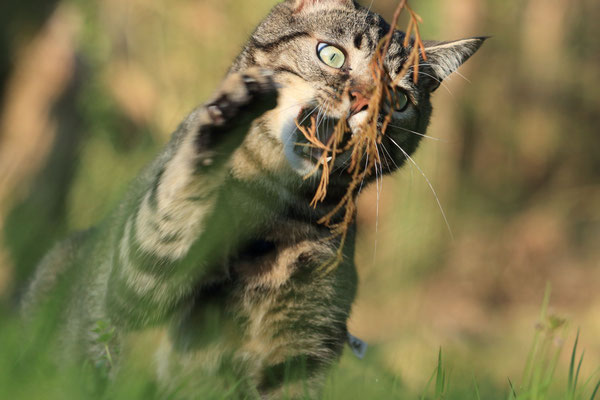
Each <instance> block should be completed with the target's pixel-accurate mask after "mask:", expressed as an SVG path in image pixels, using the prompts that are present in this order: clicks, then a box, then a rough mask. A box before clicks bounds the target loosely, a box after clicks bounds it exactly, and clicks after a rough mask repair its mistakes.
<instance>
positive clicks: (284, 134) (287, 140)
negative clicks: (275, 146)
mask: <svg viewBox="0 0 600 400" xmlns="http://www.w3.org/2000/svg"><path fill="white" fill-rule="evenodd" d="M295 119H296V117H292V118H289V119H288V120H287V121H285V122H284V124H283V126H282V128H281V142H282V143H283V152H284V154H285V158H286V159H287V160H288V162H289V164H290V166H291V167H292V169H293V170H294V171H296V172H297V173H298V174H299V175H301V176H306V175H308V174H309V173H311V172H312V171H313V170H314V168H315V166H314V165H313V163H311V162H310V161H309V160H307V159H305V158H304V157H302V156H300V155H298V154H296V152H295V151H294V149H295V147H296V143H297V141H298V140H297V136H298V134H297V128H296V122H295Z"/></svg>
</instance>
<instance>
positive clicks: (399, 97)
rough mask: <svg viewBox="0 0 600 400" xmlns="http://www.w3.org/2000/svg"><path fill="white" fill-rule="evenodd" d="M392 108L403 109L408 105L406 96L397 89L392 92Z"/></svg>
mask: <svg viewBox="0 0 600 400" xmlns="http://www.w3.org/2000/svg"><path fill="white" fill-rule="evenodd" d="M392 101H393V104H392V106H393V108H394V110H396V111H404V110H405V109H406V107H407V106H408V97H407V96H406V94H404V93H402V92H401V91H399V90H394V91H393V92H392Z"/></svg>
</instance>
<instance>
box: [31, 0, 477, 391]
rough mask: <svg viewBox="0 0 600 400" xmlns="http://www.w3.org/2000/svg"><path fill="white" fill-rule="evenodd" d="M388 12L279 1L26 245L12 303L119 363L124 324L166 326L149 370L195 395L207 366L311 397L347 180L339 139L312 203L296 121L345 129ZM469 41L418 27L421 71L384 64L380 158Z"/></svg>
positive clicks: (334, 353)
mask: <svg viewBox="0 0 600 400" xmlns="http://www.w3.org/2000/svg"><path fill="white" fill-rule="evenodd" d="M389 30H390V26H389V25H388V24H387V23H386V22H385V21H384V20H383V18H382V17H381V16H379V15H377V14H375V13H374V12H371V11H370V10H368V9H366V8H364V7H362V6H360V5H358V4H357V3H355V2H354V1H351V0H285V1H283V2H281V3H279V4H277V5H276V6H275V7H274V8H273V10H272V11H271V12H270V14H269V15H268V16H267V17H266V18H265V19H264V20H263V21H262V22H261V23H260V24H259V26H258V28H257V29H256V30H255V31H254V33H253V34H252V36H251V37H250V39H249V41H248V43H247V44H246V46H245V47H244V48H243V50H242V52H241V54H240V55H239V56H238V57H237V58H236V60H235V61H234V62H233V65H232V66H231V68H230V70H229V72H228V73H227V75H226V77H225V78H224V81H223V82H222V83H221V85H220V87H219V89H218V90H216V92H215V94H214V95H213V97H212V98H211V100H209V101H208V102H206V103H205V104H204V105H202V106H200V107H198V108H196V109H194V110H193V111H192V112H191V113H190V114H189V116H188V117H187V118H186V119H185V120H184V121H183V122H182V123H181V125H180V126H179V127H178V129H177V130H176V131H175V133H174V134H173V137H172V139H171V141H170V142H169V143H168V144H167V146H166V148H165V149H164V151H162V152H161V153H160V154H159V155H158V156H157V158H156V159H155V160H154V161H153V162H152V163H151V165H149V166H148V167H147V168H146V169H145V170H144V171H142V172H141V174H140V175H139V177H138V178H137V179H136V180H135V181H134V182H133V183H132V184H131V187H130V188H129V189H128V191H127V193H126V195H125V198H124V199H123V200H122V202H121V203H120V205H119V206H118V207H117V208H116V210H114V212H113V213H112V214H110V215H109V216H108V217H107V218H106V219H105V220H104V221H102V222H100V223H99V224H98V225H97V226H95V227H93V228H91V229H89V230H87V231H85V232H82V233H78V234H76V235H74V236H72V237H71V238H69V239H67V240H66V241H65V242H63V243H61V244H59V245H57V246H56V247H55V249H54V250H52V251H51V252H50V253H49V254H48V255H47V256H46V257H45V258H44V259H43V260H42V262H41V264H40V265H39V267H38V270H37V273H36V276H35V277H34V279H33V280H32V282H31V285H30V287H29V290H28V293H27V294H26V296H25V299H24V304H23V309H24V310H25V311H24V313H25V314H31V313H33V312H34V311H33V310H36V309H39V308H40V307H43V304H53V307H55V308H54V309H56V310H59V311H58V312H59V318H58V319H57V322H56V325H57V330H58V334H57V335H58V336H59V339H60V343H61V346H60V348H61V350H62V351H63V353H64V357H66V358H68V359H71V360H76V361H83V360H90V361H92V362H94V363H96V364H98V365H99V363H100V361H101V360H102V359H104V358H106V357H107V356H109V357H110V359H111V363H114V364H115V365H118V360H116V359H117V358H118V357H117V354H119V353H120V350H121V349H122V347H123V346H125V340H124V338H125V337H126V336H127V334H128V333H129V332H137V331H141V330H144V329H147V328H152V327H165V329H167V330H168V335H165V338H164V340H163V342H162V344H160V346H158V348H157V349H156V354H157V355H156V360H157V366H158V373H157V374H158V380H159V382H161V385H162V387H163V390H164V391H165V393H172V396H174V397H173V398H194V397H197V396H200V397H202V395H201V393H203V392H202V391H203V390H207V383H206V382H209V381H210V382H211V383H210V385H212V388H213V389H214V390H219V389H222V390H224V391H228V392H229V393H230V395H231V396H232V398H234V397H235V396H236V395H237V396H238V397H240V398H269V399H271V398H272V399H275V398H281V397H283V396H287V397H290V398H294V397H309V398H315V397H318V396H319V392H320V389H321V387H322V385H323V383H324V378H325V376H326V373H327V370H328V368H329V367H330V366H331V365H332V364H333V363H335V361H336V360H337V359H338V358H339V357H340V354H341V353H342V350H343V347H344V344H345V342H346V341H347V338H348V332H347V326H346V323H347V320H348V317H349V315H350V312H351V306H352V303H353V300H354V298H355V295H356V288H357V273H356V268H355V266H354V261H353V256H354V239H355V232H356V227H355V225H351V226H350V227H349V228H348V232H347V238H346V240H345V242H344V244H343V248H342V254H343V258H342V260H341V262H340V263H339V265H337V267H336V268H334V269H331V270H330V272H329V273H326V274H323V273H322V269H321V268H320V267H321V266H322V265H323V264H324V263H326V262H327V260H331V259H332V258H334V257H335V255H336V252H337V251H338V246H340V245H341V242H340V239H339V238H337V239H335V238H334V239H332V235H331V231H330V229H329V228H328V227H326V226H324V225H322V224H319V223H318V222H317V221H318V220H319V219H320V218H321V217H323V216H324V215H326V214H327V213H328V212H329V211H330V210H332V209H333V207H335V206H336V205H337V204H338V203H339V201H340V199H341V198H342V197H343V196H344V195H345V193H346V188H347V185H348V182H349V179H350V178H349V175H348V174H345V173H343V170H344V169H345V168H346V165H347V164H346V163H347V162H348V157H347V156H346V158H344V157H345V156H344V155H340V156H339V159H338V160H337V161H336V164H335V166H336V168H337V169H338V170H339V171H341V172H338V173H334V174H332V175H331V181H330V183H329V186H328V191H327V197H326V198H325V200H324V201H323V202H322V203H319V204H318V206H317V207H314V208H313V207H311V206H310V202H311V199H312V197H313V196H314V194H315V190H316V188H317V185H318V178H315V177H313V178H310V179H305V176H306V175H307V174H308V173H310V172H311V171H313V170H314V168H315V165H316V163H318V161H317V159H318V157H317V155H318V154H317V155H315V154H312V152H313V151H314V150H310V148H309V147H306V146H302V142H303V141H304V140H305V139H303V137H302V136H303V135H302V134H300V132H299V130H298V129H297V126H296V122H295V121H296V120H297V119H304V120H307V119H308V118H309V117H310V116H311V114H312V115H317V118H316V121H317V123H320V126H321V130H320V135H322V136H321V137H323V138H326V137H328V136H329V135H331V133H332V127H333V125H334V123H335V121H337V120H339V119H340V118H346V117H348V116H349V118H348V124H349V126H350V128H351V130H352V132H356V131H357V130H358V127H360V126H361V124H362V123H364V121H365V119H366V118H367V115H368V111H369V110H368V109H367V106H366V102H365V101H364V99H365V98H367V97H368V93H369V90H370V89H371V87H372V86H373V79H372V75H371V70H370V65H371V64H370V63H371V60H372V58H373V55H374V53H375V51H376V47H377V45H378V43H379V42H380V41H381V39H382V38H383V37H384V36H385V35H386V34H387V33H388V32H389ZM404 38H405V34H404V33H403V32H401V31H395V32H394V34H393V36H392V41H391V44H390V46H389V51H388V52H387V54H386V55H385V68H386V70H387V71H388V73H389V75H390V77H391V78H392V79H395V78H397V75H398V74H399V73H400V71H401V69H402V67H403V65H404V62H405V61H406V58H407V56H408V54H409V51H410V46H412V45H413V44H414V43H413V41H412V40H411V41H410V45H409V47H408V48H405V47H403V41H404ZM483 41H484V38H480V37H476V38H470V39H463V40H458V41H452V42H425V47H426V49H425V50H426V55H427V59H426V61H424V59H423V60H422V62H421V65H420V68H419V70H418V72H419V75H418V76H419V79H418V80H417V81H416V82H415V80H414V76H413V71H412V69H410V70H409V72H408V73H406V75H405V76H402V77H399V79H395V81H396V82H399V83H398V88H397V89H398V93H399V95H398V96H399V97H400V100H399V101H397V102H396V104H395V109H394V110H393V113H392V117H393V119H392V124H391V125H390V126H389V128H388V130H387V131H386V133H385V135H383V136H382V138H381V144H380V147H381V149H382V151H381V157H382V162H381V165H380V170H381V172H382V173H385V174H388V173H391V172H393V171H395V170H396V169H398V168H399V167H400V166H402V164H403V163H404V162H405V161H406V160H407V158H409V157H410V154H412V153H413V152H414V151H415V150H416V148H417V146H418V144H419V141H420V139H421V137H422V134H424V133H425V131H426V128H427V125H428V123H429V119H430V115H431V103H430V95H431V93H432V92H433V91H435V89H437V87H438V86H439V85H440V83H441V82H442V80H443V79H445V78H446V77H447V76H448V75H449V74H451V73H452V72H453V71H454V70H456V69H457V68H458V67H459V66H460V65H461V64H462V63H463V62H464V61H466V60H467V59H468V58H469V57H470V56H471V55H473V54H474V53H475V52H476V51H477V49H478V48H479V47H480V45H481V44H482V43H483ZM379 119H380V122H381V121H383V115H380V116H379ZM323 140H324V139H323ZM317 176H318V173H317ZM373 179H374V178H373V177H370V178H369V179H368V180H369V181H372V180H373ZM57 293H60V295H57ZM48 299H53V300H52V301H49V300H48ZM105 330H106V331H110V333H111V335H110V337H109V339H106V335H103V331H105ZM113 368H115V367H113ZM234 392H235V394H232V393H234Z"/></svg>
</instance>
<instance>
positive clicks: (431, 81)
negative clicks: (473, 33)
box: [419, 37, 487, 92]
mask: <svg viewBox="0 0 600 400" xmlns="http://www.w3.org/2000/svg"><path fill="white" fill-rule="evenodd" d="M486 39H487V37H474V38H470V39H461V40H455V41H452V42H425V54H426V56H427V60H424V59H422V58H421V61H420V63H421V66H422V67H420V70H422V71H423V74H420V75H419V86H423V85H424V86H426V87H427V89H428V90H429V91H431V92H433V91H434V90H436V89H437V88H438V87H439V86H440V84H441V83H442V81H443V80H444V79H445V78H447V77H448V75H450V74H451V73H453V72H454V71H456V70H457V69H458V67H460V66H461V65H462V64H463V63H464V62H465V61H467V60H468V59H469V57H471V56H472V55H473V54H475V52H476V51H477V50H478V49H479V47H481V45H482V44H483V42H484V41H485V40H486Z"/></svg>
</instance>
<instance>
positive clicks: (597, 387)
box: [590, 381, 600, 400]
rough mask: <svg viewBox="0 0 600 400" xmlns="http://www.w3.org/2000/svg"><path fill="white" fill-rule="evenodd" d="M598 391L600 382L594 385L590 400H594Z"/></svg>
mask: <svg viewBox="0 0 600 400" xmlns="http://www.w3.org/2000/svg"><path fill="white" fill-rule="evenodd" d="M598 389H600V381H598V383H597V384H596V387H595V388H594V391H593V392H592V396H591V397H590V400H594V398H595V397H596V394H598Z"/></svg>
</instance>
